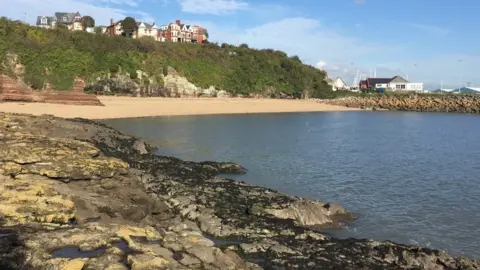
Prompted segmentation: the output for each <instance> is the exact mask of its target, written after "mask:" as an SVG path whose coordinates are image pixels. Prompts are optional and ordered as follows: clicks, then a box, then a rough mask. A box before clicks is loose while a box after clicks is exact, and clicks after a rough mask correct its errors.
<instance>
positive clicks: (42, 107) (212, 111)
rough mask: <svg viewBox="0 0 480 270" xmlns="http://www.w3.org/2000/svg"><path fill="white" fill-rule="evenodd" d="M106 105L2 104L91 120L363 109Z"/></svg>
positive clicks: (266, 103) (274, 103)
mask: <svg viewBox="0 0 480 270" xmlns="http://www.w3.org/2000/svg"><path fill="white" fill-rule="evenodd" d="M98 99H99V100H100V101H101V102H102V103H103V104H104V105H105V106H84V105H81V106H78V105H77V106H76V105H62V104H47V103H13V102H12V103H10V102H5V103H0V111H1V112H5V113H28V114H33V115H42V114H50V115H54V116H57V117H65V118H76V117H79V118H86V119H91V120H104V119H122V118H139V117H156V116H187V115H228V114H260V113H297V112H341V111H361V109H359V108H347V107H344V106H337V105H329V104H322V103H320V102H317V101H315V100H283V99H245V98H158V97H153V98H143V97H110V96H98Z"/></svg>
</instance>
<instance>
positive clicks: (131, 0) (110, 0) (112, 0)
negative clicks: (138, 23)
mask: <svg viewBox="0 0 480 270" xmlns="http://www.w3.org/2000/svg"><path fill="white" fill-rule="evenodd" d="M100 2H102V3H107V4H115V5H127V6H131V7H138V3H137V2H136V1H135V0H101V1H100Z"/></svg>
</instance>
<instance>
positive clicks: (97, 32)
mask: <svg viewBox="0 0 480 270" xmlns="http://www.w3.org/2000/svg"><path fill="white" fill-rule="evenodd" d="M94 32H95V34H97V35H101V34H103V29H102V28H101V27H95V29H94Z"/></svg>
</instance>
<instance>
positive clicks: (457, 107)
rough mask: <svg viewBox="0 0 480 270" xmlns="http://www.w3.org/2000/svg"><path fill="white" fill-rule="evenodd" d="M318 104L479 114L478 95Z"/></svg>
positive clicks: (413, 96)
mask: <svg viewBox="0 0 480 270" xmlns="http://www.w3.org/2000/svg"><path fill="white" fill-rule="evenodd" d="M319 102H321V103H325V104H331V105H340V106H346V107H353V108H363V109H384V110H392V111H416V112H458V113H480V95H460V94H459V95H455V94H445V95H443V94H428V95H427V94H411V95H407V94H405V95H381V96H370V97H369V96H366V97H344V98H337V99H331V100H320V101H319Z"/></svg>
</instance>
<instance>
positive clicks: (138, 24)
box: [137, 22, 155, 29]
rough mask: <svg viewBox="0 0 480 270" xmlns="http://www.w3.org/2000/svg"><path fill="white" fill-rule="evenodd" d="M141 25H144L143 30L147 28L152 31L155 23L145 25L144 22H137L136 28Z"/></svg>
mask: <svg viewBox="0 0 480 270" xmlns="http://www.w3.org/2000/svg"><path fill="white" fill-rule="evenodd" d="M142 23H143V24H144V25H145V28H147V29H152V28H153V27H154V26H155V23H152V24H149V23H146V22H137V26H140V24H142Z"/></svg>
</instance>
